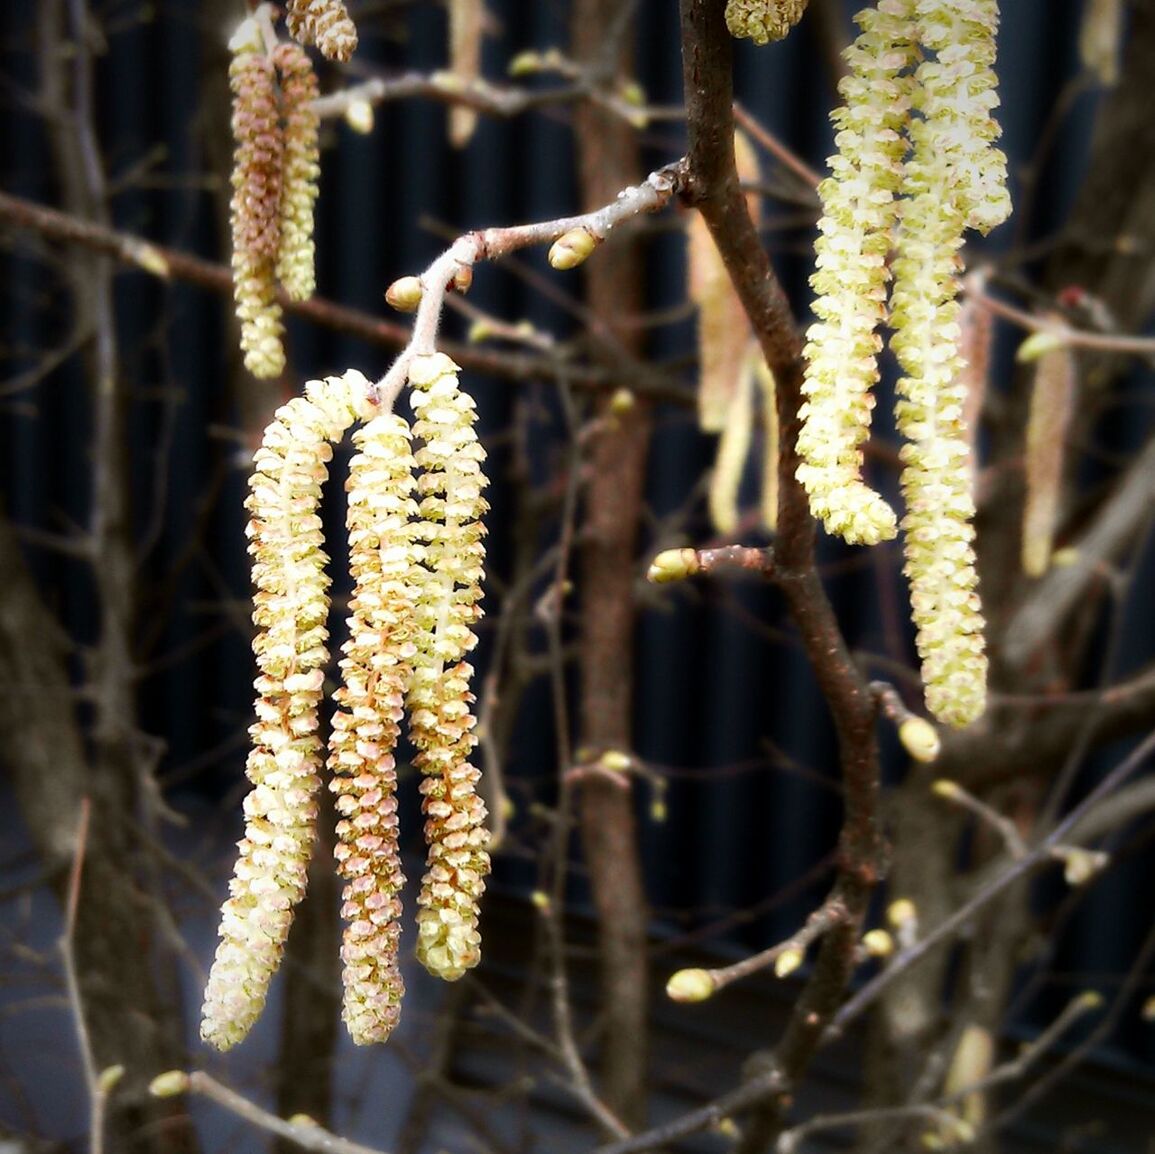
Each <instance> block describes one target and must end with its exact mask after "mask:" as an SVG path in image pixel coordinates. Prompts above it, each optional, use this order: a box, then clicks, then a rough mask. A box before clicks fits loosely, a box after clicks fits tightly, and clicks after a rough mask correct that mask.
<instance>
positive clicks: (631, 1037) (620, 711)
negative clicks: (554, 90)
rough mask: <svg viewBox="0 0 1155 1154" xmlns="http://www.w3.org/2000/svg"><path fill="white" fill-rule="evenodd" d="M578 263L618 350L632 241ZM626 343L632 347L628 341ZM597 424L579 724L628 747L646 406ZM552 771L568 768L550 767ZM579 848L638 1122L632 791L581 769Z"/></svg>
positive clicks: (583, 137) (594, 168)
mask: <svg viewBox="0 0 1155 1154" xmlns="http://www.w3.org/2000/svg"><path fill="white" fill-rule="evenodd" d="M621 7H622V6H621V4H620V0H578V2H577V3H576V4H575V5H574V8H573V17H572V20H571V37H572V39H571V43H572V46H573V54H574V58H575V59H576V60H577V62H578V63H579V64H580V65H581V66H582V67H584V68H586V69H588V70H589V72H590V75H591V79H592V81H593V83H595V84H597V83H599V81H602V82H604V81H606V80H612V79H613V78H614V77H615V76H616V74H617V71H618V68H619V67H620V66H621V64H622V63H623V62H624V61H625V60H626V59H627V58H628V49H629V46H630V36H629V34H628V32H626V33H625V35H623V36H622V38H621V42H620V43H619V44H617V45H615V44H612V43H611V44H609V45H607V43H606V40H605V34H606V30H607V29H609V28H611V27H613V26H614V24H615V20H616V18H618V17H619V16H620V15H621ZM575 129H576V137H577V146H578V162H579V171H580V178H581V195H582V200H583V202H584V205H585V207H587V208H593V207H595V206H597V205H601V204H606V203H608V202H610V201H612V200H613V199H614V197H615V196H616V195H617V191H618V190H619V189H621V188H624V187H625V186H626V185H629V184H633V183H635V182H636V180H637V177H638V171H639V162H638V155H637V143H636V139H635V136H634V133H633V132H632V131H631V130H630V128H629V127H628V126H627V125H625V124H624V123H623V122H622V121H621V120H620V119H619V118H618V117H616V116H614V115H612V114H611V113H609V112H607V110H606V109H605V108H604V107H601V106H598V105H592V104H586V105H582V106H580V107H579V108H578V109H577V110H576V114H575ZM586 267H587V274H586V289H587V293H588V295H589V300H590V306H591V308H592V309H593V310H595V315H596V316H597V317H598V319H599V320H600V321H601V322H602V324H603V325H604V326H605V328H606V330H607V331H608V332H609V333H610V334H611V335H612V336H613V337H614V338H615V339H616V340H617V341H618V342H619V343H620V344H621V345H622V346H623V347H624V348H625V349H627V350H628V351H630V352H636V351H637V347H636V346H637V343H638V342H637V335H636V332H635V333H627V332H626V331H624V330H623V329H622V328H621V327H620V321H621V320H622V319H623V318H627V317H632V316H636V315H637V314H638V313H639V312H640V311H641V307H642V295H641V265H640V260H639V256H638V250H637V246H636V244H630V245H626V244H619V245H615V246H613V247H612V248H610V249H608V250H606V251H604V252H602V253H600V254H599V255H598V256H597V257H595V259H593V260H591V261H590V262H589V263H588V265H587V266H586ZM631 346H634V347H631ZM599 416H600V417H601V418H602V421H601V425H602V431H601V432H600V433H599V435H598V436H597V438H596V440H595V442H594V444H593V447H592V450H591V457H590V462H589V465H590V474H589V487H588V489H587V490H586V506H585V525H584V536H585V541H586V545H585V548H584V549H583V552H582V559H581V560H582V571H581V576H582V610H581V614H582V621H581V628H582V642H581V732H582V740H583V743H584V744H585V745H586V746H588V747H589V748H590V749H592V750H594V751H602V750H607V749H616V750H622V751H629V750H630V749H632V746H633V718H632V710H633V669H632V668H631V666H630V661H629V659H628V658H624V657H623V654H625V653H629V652H631V651H632V648H633V645H632V639H633V632H634V621H635V605H634V592H633V590H634V582H635V562H636V552H637V534H638V523H639V520H640V516H641V511H642V487H643V484H644V481H645V465H646V456H647V452H648V449H649V442H650V429H651V414H650V410H649V406H648V405H647V404H645V403H644V402H639V403H637V404H635V405H634V406H633V408H631V409H630V410H629V411H628V412H626V413H620V414H615V413H613V412H612V411H611V410H610V408H609V399H608V398H607V399H605V400H603V401H602V402H601V403H600V408H599ZM559 768H560V769H561V771H562V772H564V771H565V770H566V769H568V766H562V767H559ZM580 822H581V835H582V845H583V849H584V853H585V859H586V862H587V864H588V866H589V871H590V885H591V887H592V890H593V898H594V904H595V906H596V908H597V913H598V934H599V944H600V950H601V984H602V1005H603V1012H604V1015H605V1036H604V1037H605V1042H604V1046H603V1050H602V1081H603V1097H604V1100H605V1104H606V1105H607V1106H608V1107H609V1109H610V1110H611V1111H612V1112H613V1113H614V1114H615V1115H617V1116H618V1117H619V1118H621V1119H622V1120H623V1121H624V1122H625V1123H626V1124H627V1125H638V1124H641V1123H642V1122H644V1119H645V1109H646V1092H645V1088H646V1058H647V1050H648V1043H647V1036H646V1008H647V990H648V986H649V976H648V973H647V963H646V926H647V917H648V910H647V907H646V896H645V889H644V884H643V880H642V867H641V860H640V856H639V851H638V843H637V830H636V823H635V818H634V800H633V794H632V791H629V790H622V789H619V788H618V787H617V786H616V785H615V784H613V783H611V782H609V781H606V780H605V779H603V778H599V777H596V776H591V777H589V778H588V779H586V780H585V781H584V782H583V783H582V786H581V795H580Z"/></svg>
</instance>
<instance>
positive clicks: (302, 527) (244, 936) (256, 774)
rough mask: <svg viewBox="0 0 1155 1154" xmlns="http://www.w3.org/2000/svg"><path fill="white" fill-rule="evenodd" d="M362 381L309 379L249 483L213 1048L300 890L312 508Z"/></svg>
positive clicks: (317, 602) (211, 1005)
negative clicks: (231, 833)
mask: <svg viewBox="0 0 1155 1154" xmlns="http://www.w3.org/2000/svg"><path fill="white" fill-rule="evenodd" d="M367 390H368V382H367V381H366V380H365V378H364V377H362V376H361V375H360V374H359V373H352V372H350V373H347V374H346V375H345V376H344V377H330V378H329V379H328V380H327V381H324V382H321V381H310V382H309V384H308V386H307V388H306V396H305V397H296V398H294V399H293V400H291V401H289V402H288V403H287V404H285V405H283V406H282V407H281V408H280V409H278V410H277V413H276V418H275V419H274V421H273V422H272V424H270V425H269V427H268V428H267V429H266V430H265V436H264V441H263V443H262V445H261V448H260V449H258V450H257V453H256V455H255V458H254V471H253V474H252V477H251V478H250V480H249V497H248V500H247V501H246V505H247V507H248V509H249V512H250V516H251V520H250V522H249V528H248V535H249V538H250V541H249V552H250V553H251V554H252V557H253V584H254V585H255V586H256V593H255V594H254V597H253V602H254V608H253V624H254V625H255V626H256V633H255V635H254V638H253V652H254V654H255V655H256V659H257V667H258V670H259V675H258V677H257V679H256V682H255V686H256V689H257V694H258V696H257V700H256V721H255V723H254V724H253V725H252V727H251V728H250V731H249V732H250V734H251V735H252V741H253V746H252V750H251V752H250V753H249V757H248V762H247V764H246V767H245V772H246V774H247V775H248V777H249V780H250V781H251V782H252V789H251V791H250V792H249V795H248V796H247V797H246V798H245V805H244V809H245V836H244V838H243V839H242V840H241V842H240V843H239V849H240V853H239V856H238V858H237V863H236V867H235V870H234V874H233V879H232V881H231V883H230V885H229V893H230V896H229V899H228V900H227V901H226V902H225V904H224V906H223V908H222V910H221V927H220V939H221V940H220V945H219V946H218V948H217V953H216V958H215V960H214V962H213V967H212V971H211V972H210V974H209V980H208V985H207V986H206V988H205V997H204V1010H203V1019H202V1023H201V1037H202V1038H204V1040H205V1041H206V1042H209V1043H210V1044H211V1045H214V1046H216V1047H217V1048H218V1049H221V1050H226V1049H228V1048H229V1047H231V1046H233V1045H235V1044H236V1043H237V1042H239V1041H241V1039H243V1038H244V1037H245V1035H246V1034H247V1033H248V1032H249V1030H250V1029H251V1027H252V1025H253V1023H254V1022H255V1021H256V1019H257V1017H258V1015H259V1014H260V1012H261V1008H262V1007H263V1005H264V1002H265V997H266V994H267V992H268V986H269V981H270V980H271V978H272V976H273V973H274V972H275V971H276V969H277V967H278V966H279V965H280V961H281V956H282V953H283V951H284V943H285V938H286V937H287V935H288V932H289V925H290V923H291V922H292V917H293V909H294V907H295V906H296V904H297V902H299V901H300V899H301V897H302V896H303V895H304V892H305V882H306V875H307V870H308V863H309V857H310V854H311V851H312V846H313V842H314V839H315V823H316V814H317V802H316V793H317V790H318V788H319V786H320V778H319V776H318V770H319V768H320V760H321V742H320V738H319V737H318V736H317V728H318V717H317V709H318V704H319V702H320V699H321V691H322V685H323V683H324V679H325V674H324V669H325V665H326V664H327V663H328V656H329V655H328V649H327V646H326V639H327V637H328V630H327V627H326V619H327V617H328V611H329V598H328V584H329V579H328V577H327V576H326V574H325V564H326V561H327V560H328V559H327V557H326V556H325V554H324V552H323V551H322V549H321V544H322V535H321V519H320V517H319V516H318V513H317V509H318V503H319V501H320V498H321V486H322V484H323V483H324V480H325V477H326V473H327V468H326V465H327V462H328V460H329V459H330V457H331V455H332V449H331V448H330V442H332V441H336V440H339V439H340V438H341V436H342V434H343V433H344V431H345V430H346V429H347V428H348V427H349V425H351V424H352V423H353V421H354V420H355V419H356V418H357V417H359V416H363V415H365V411H366V404H367V402H366V399H365V398H366V396H367Z"/></svg>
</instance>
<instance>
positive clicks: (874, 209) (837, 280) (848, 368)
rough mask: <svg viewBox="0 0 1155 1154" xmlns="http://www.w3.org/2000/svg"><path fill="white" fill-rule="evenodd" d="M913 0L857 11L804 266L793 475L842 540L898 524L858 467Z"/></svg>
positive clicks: (896, 174) (884, 277)
mask: <svg viewBox="0 0 1155 1154" xmlns="http://www.w3.org/2000/svg"><path fill="white" fill-rule="evenodd" d="M912 14H913V0H884V2H883V3H881V4H880V5H879V6H878V8H877V9H871V8H868V9H866V10H864V11H863V12H860V13H859V14H858V15H857V16H856V17H855V19H856V20H857V21H858V24H859V26H860V28H861V32H860V34H859V36H858V39H857V40H855V42H854V44H853V45H852V46H851V47H850V48H849V49H848V51H847V53H846V56H847V63H848V64H849V66H850V71H849V72H848V74H847V75H846V76H845V77H844V78H843V80H842V82H841V83H840V85H839V92H840V93H841V94H842V97H843V100H844V101H845V103H844V104H843V106H842V107H841V108H839V109H838V110H837V111H835V113H834V114H833V120H834V124H835V127H836V128H837V130H838V131H837V135H836V136H835V142H836V143H837V145H838V149H839V151H838V153H837V154H836V155H835V156H832V157H831V158H830V166H831V174H830V176H829V177H828V178H827V179H826V180H824V181H823V182H822V184H821V185H820V186H819V189H818V191H819V195H820V196H821V198H822V218H821V220H820V221H819V224H818V230H819V236H818V242H817V245H816V253H817V259H816V265H817V271H816V272H815V273H814V275H813V276H812V277H811V280H810V283H811V284H812V285H813V287H814V291H815V292H816V294H817V299H816V300H815V302H814V313H815V315H816V316H817V317H818V320H817V321H816V322H815V324H813V325H812V326H811V327H810V330H809V331H808V333H807V345H806V350H805V351H806V359H807V365H806V377H805V382H804V384H803V392H804V394H805V396H806V401H805V403H804V404H803V406H802V409H801V416H802V419H803V425H802V430H801V432H800V433H799V437H798V453H799V455H800V457H801V458H802V464H801V465H800V466H799V468H798V480H799V481H800V482H801V483H802V485H803V487H804V488H805V489H806V492H807V495H808V496H809V499H810V509H811V512H812V513H813V514H814V516H815V517H817V518H818V519H819V520H821V521H822V523H823V524H824V525H825V526H826V529H827V531H828V532H830V533H832V534H836V535H838V536H840V537H842V538H844V539H845V540H846V541H849V542H850V543H851V544H864V545H874V544H877V543H878V542H879V541H884V540H887V539H889V538H891V537H893V536H894V535H895V532H896V530H897V518H896V516H895V513H894V510H893V509H891V507H890V506H889V505H888V504H887V503H886V501H884V500H883V498H882V497H881V496H880V495H879V494H878V493H876V492H874V490H872V489H870V488H869V487H868V486H867V485H866V484H865V482H864V481H863V479H862V457H863V453H862V446H863V443H864V442H865V441H866V439H867V437H868V436H869V434H870V414H871V410H872V409H873V407H874V396H873V394H872V392H871V390H872V389H873V387H874V385H875V383H876V382H877V381H878V353H879V350H880V349H881V347H882V338H881V336H880V335H879V328H880V326H881V324H882V323H883V321H884V320H885V318H886V288H887V283H888V280H889V273H888V270H887V257H888V254H889V252H890V249H891V246H892V244H893V242H894V230H895V226H896V224H897V221H898V208H899V205H898V196H899V192H900V190H901V187H902V179H903V158H904V156H905V154H906V150H907V139H906V125H907V122H908V120H909V117H910V109H911V97H912V91H913V88H912V81H911V78H910V76H909V74H908V69H909V68H910V66H911V65H912V63H913V61H914V59H915V56H916V52H917V48H916V45H915V43H914V40H913V34H914V26H913V23H912V20H911V16H912Z"/></svg>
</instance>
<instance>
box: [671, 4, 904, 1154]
mask: <svg viewBox="0 0 1155 1154" xmlns="http://www.w3.org/2000/svg"><path fill="white" fill-rule="evenodd" d="M723 8H724V2H723V0H681V38H683V53H684V58H683V68H684V90H685V98H686V110H687V131H688V141H690V148H688V159H690V187H688V193H687V198H686V199H687V200H690V202H691V203H692V204H694V206H695V207H696V208H698V209H699V210H700V211H701V214H702V217H703V218H705V221H706V223H707V225H708V226H709V230H710V234H711V236H713V237H714V241H715V244H716V245H717V247H718V251H720V252H721V254H722V258H723V260H724V262H725V266H726V269H728V271H729V274H730V277H731V280H732V281H733V284H735V288H736V289H737V291H738V295H739V297H740V298H742V301H743V304H744V305H745V307H746V312H747V314H748V315H750V319H751V322H752V325H753V327H754V332H755V334H757V336H758V340H759V342H760V344H761V349H762V352H763V355H765V357H766V363H767V365H768V366H769V368H770V371H772V373H773V374H774V378H775V384H776V403H777V412H778V429H780V437H781V448H780V462H778V468H780V474H778V536H777V539H776V542H775V550H774V553H775V574H774V580H775V581H776V583H777V585H778V586H780V587H781V589H782V590H783V594H784V596H785V598H787V603H788V606H789V610H790V615H791V617H792V618H793V620H795V624H796V625H797V627H798V631H799V633H800V634H802V639H803V645H804V648H805V652H806V656H807V657H808V660H810V662H811V665H812V668H813V670H814V673H815V677H817V679H818V683H819V686H820V688H821V691H822V694H824V697H825V699H826V702H827V706H828V708H829V710H830V714H832V716H833V720H834V725H835V729H836V731H837V735H839V747H840V758H841V765H842V775H843V782H844V797H845V812H844V817H843V828H842V836H841V869H840V874H839V878H837V881H836V883H835V894H836V895H837V896H839V899H840V900H841V901H842V902H843V903H844V904H845V908H847V915H848V916H847V921H845V922H844V923H843V924H841V925H839V926H835V928H834V929H833V930H832V931H830V932H829V933H828V935H827V937H826V938H825V940H824V943H822V948H821V951H820V953H819V956H818V960H817V962H815V966H814V969H813V971H812V975H811V978H810V981H808V982H807V984H806V988H805V989H804V991H803V993H802V996H800V998H799V999H798V1002H797V1004H796V1006H795V1010H793V1013H792V1015H791V1018H790V1021H789V1023H788V1026H787V1030H785V1033H784V1035H783V1037H782V1038H781V1041H780V1043H778V1045H777V1047H776V1049H775V1051H774V1054H773V1055H769V1056H755V1059H754V1062H752V1066H754V1067H755V1069H758V1067H759V1066H760V1067H761V1069H760V1070H758V1072H757V1073H754V1074H753V1077H752V1078H751V1080H750V1085H751V1086H755V1087H760V1088H761V1089H760V1093H755V1094H754V1097H753V1099H752V1101H754V1102H757V1103H758V1109H757V1110H755V1116H754V1118H753V1119H752V1121H751V1124H750V1126H748V1127H747V1130H746V1133H745V1134H744V1137H743V1140H742V1142H740V1145H739V1151H740V1152H742V1154H759V1152H760V1151H762V1149H765V1147H766V1146H767V1145H768V1144H769V1142H770V1141H772V1140H773V1139H774V1136H775V1134H776V1133H777V1132H778V1130H780V1129H781V1112H782V1108H783V1105H784V1097H783V1092H784V1090H785V1089H787V1088H788V1087H789V1086H791V1085H792V1084H793V1082H795V1081H796V1080H797V1079H798V1078H799V1077H800V1075H802V1074H803V1072H804V1071H805V1070H806V1067H807V1065H808V1064H810V1060H811V1058H812V1056H813V1054H814V1050H815V1049H817V1048H818V1044H819V1042H820V1040H821V1037H822V1034H824V1030H825V1029H826V1027H827V1023H828V1022H829V1021H830V1020H832V1015H833V1014H834V1012H835V1011H836V1008H837V1006H839V1004H840V1002H841V1000H842V998H843V996H844V993H845V989H847V985H848V983H849V981H850V976H851V971H852V968H854V958H855V946H856V941H857V935H858V930H859V928H860V924H862V921H863V918H864V916H865V913H866V906H867V902H869V899H870V893H871V891H872V888H873V886H874V885H875V884H877V881H878V880H879V876H880V870H881V837H880V833H879V828H878V780H879V774H878V749H877V743H875V736H874V712H875V705H874V700H873V697H872V694H871V692H870V690H869V687H867V685H866V683H865V680H864V679H863V678H862V676H860V675H859V673H858V671H857V669H856V668H855V665H854V662H852V661H851V658H850V654H849V653H848V650H847V647H845V642H844V640H843V638H842V634H841V632H840V630H839V626H837V621H836V620H835V617H834V612H833V610H832V608H830V604H829V602H828V600H827V597H826V593H825V590H824V588H822V585H821V581H820V580H819V575H818V572H817V569H815V566H814V558H813V543H814V524H813V521H812V520H811V516H810V512H808V507H807V501H806V496H805V493H804V492H803V490H802V486H800V485H799V484H798V482H797V479H796V472H797V467H798V455H797V439H798V430H799V419H800V418H799V410H800V407H802V400H803V392H802V385H803V360H802V341H800V337H799V334H798V332H797V329H796V327H795V322H793V317H792V313H791V310H790V305H789V301H788V299H787V297H785V293H784V292H783V290H782V286H781V284H780V283H778V281H777V278H776V276H775V275H774V270H773V268H772V267H770V262H769V259H768V256H767V254H766V252H765V250H763V248H762V246H761V244H760V243H759V237H758V232H757V230H755V229H754V225H753V222H752V221H751V219H750V215H748V213H747V209H746V203H745V198H744V196H743V193H742V188H740V186H739V184H738V176H737V172H736V170H735V158H733V117H732V99H733V91H732V75H731V40H730V36H729V33H728V31H726V28H725V23H724V18H723Z"/></svg>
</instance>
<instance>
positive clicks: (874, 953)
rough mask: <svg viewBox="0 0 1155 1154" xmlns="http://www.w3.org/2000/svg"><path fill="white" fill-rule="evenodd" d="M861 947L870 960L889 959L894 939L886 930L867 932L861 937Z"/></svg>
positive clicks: (892, 950)
mask: <svg viewBox="0 0 1155 1154" xmlns="http://www.w3.org/2000/svg"><path fill="white" fill-rule="evenodd" d="M862 946H863V949H865V950H866V952H867V954H868V955H869V956H870V957H872V958H889V957H890V955H891V954H893V953H894V938H892V937H891V936H890V934H888V933H887V932H886V930H869V931H868V932H867V933H865V934H863V935H862Z"/></svg>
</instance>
